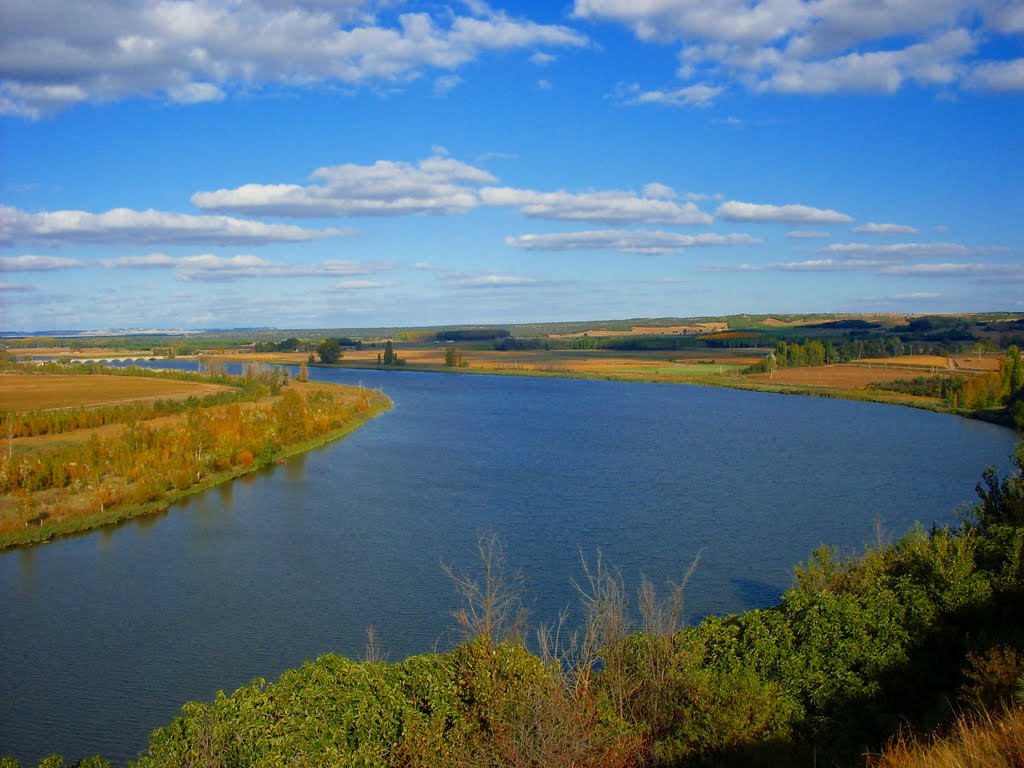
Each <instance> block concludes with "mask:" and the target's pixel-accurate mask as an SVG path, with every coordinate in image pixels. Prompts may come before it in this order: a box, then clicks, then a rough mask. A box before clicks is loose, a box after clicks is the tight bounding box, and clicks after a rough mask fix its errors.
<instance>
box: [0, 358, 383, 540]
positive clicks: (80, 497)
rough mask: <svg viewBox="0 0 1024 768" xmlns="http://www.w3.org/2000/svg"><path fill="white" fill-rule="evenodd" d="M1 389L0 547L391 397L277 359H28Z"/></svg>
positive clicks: (279, 457) (221, 472) (260, 451)
mask: <svg viewBox="0 0 1024 768" xmlns="http://www.w3.org/2000/svg"><path fill="white" fill-rule="evenodd" d="M27 368H32V366H27ZM73 368H74V366H67V367H66V369H65V370H67V369H73ZM192 375H193V376H194V374H192ZM224 395H226V396H227V397H226V398H225V397H224ZM211 396H212V397H211ZM0 397H2V402H3V404H4V406H5V407H6V408H7V409H8V414H10V415H9V416H8V422H7V423H8V426H9V427H10V429H11V430H12V431H11V432H10V433H8V435H7V436H6V440H5V443H6V445H5V446H4V447H5V451H4V453H3V455H2V456H0V465H2V466H0V548H4V547H7V546H12V545H17V544H27V543H33V542H37V541H44V540H46V539H49V538H51V537H52V536H54V535H59V534H62V533H73V532H76V531H80V530H85V529H88V528H93V527H96V526H99V525H106V524H111V523H116V522H120V521H121V520H124V519H126V518H129V517H135V516H137V515H141V514H149V513H152V512H157V511H160V510H162V509H166V507H167V506H168V505H169V504H170V503H171V502H173V501H174V500H175V499H178V498H180V497H182V496H184V495H187V494H189V493H193V492H194V491H195V490H198V489H201V488H205V487H209V486H211V485H215V484H217V483H220V482H224V481H227V480H230V479H232V478H234V477H237V476H239V475H241V474H245V473H247V472H250V471H252V470H253V469H255V468H257V467H259V466H262V465H265V464H268V463H272V462H281V461H284V460H285V459H286V457H288V456H290V455H292V454H295V453H299V452H302V451H305V450H309V449H310V448H313V447H316V446H317V445H322V444H323V443H325V442H328V441H331V440H334V439H337V438H339V437H341V436H343V435H344V434H347V433H348V432H349V431H351V430H352V429H355V428H356V427H358V426H359V425H360V424H362V423H363V422H364V421H366V420H367V419H369V418H372V417H373V416H374V415H376V414H377V413H380V412H381V411H383V410H385V409H386V408H387V407H388V406H389V401H388V400H387V398H385V397H384V396H383V395H381V394H379V393H375V392H370V391H367V390H365V389H363V388H362V387H358V388H356V387H344V386H340V385H335V384H329V383H323V382H303V381H295V380H288V377H287V375H286V374H283V373H281V372H278V371H273V370H271V369H269V368H265V369H264V370H262V371H258V372H257V373H256V374H255V375H249V376H246V377H237V378H234V379H232V378H225V377H223V376H220V377H218V378H217V379H216V380H215V381H194V380H183V379H181V378H178V377H176V376H174V375H170V376H168V377H167V378H163V377H150V376H133V375H130V374H121V375H111V374H106V373H88V372H83V373H82V374H76V373H66V372H60V373H51V372H48V371H47V372H44V371H31V372H29V371H26V370H24V369H22V370H21V371H15V372H10V373H4V374H2V375H0ZM186 398H189V402H188V403H187V404H186V403H181V405H177V406H176V405H173V402H172V401H175V400H178V401H180V400H183V399H186ZM191 398H194V399H191ZM156 400H162V401H163V403H164V404H163V405H160V406H159V408H158V409H154V408H153V407H151V405H150V403H152V402H154V401H156Z"/></svg>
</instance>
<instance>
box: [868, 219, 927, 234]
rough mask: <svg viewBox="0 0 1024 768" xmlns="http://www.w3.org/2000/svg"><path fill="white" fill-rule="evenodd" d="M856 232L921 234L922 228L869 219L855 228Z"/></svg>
mask: <svg viewBox="0 0 1024 768" xmlns="http://www.w3.org/2000/svg"><path fill="white" fill-rule="evenodd" d="M853 231H854V232H859V233H861V234H865V235H919V234H921V230H919V229H917V228H916V227H911V226H908V225H906V224H883V223H880V222H877V221H869V222H868V223H866V224H861V225H860V226H859V227H854V228H853Z"/></svg>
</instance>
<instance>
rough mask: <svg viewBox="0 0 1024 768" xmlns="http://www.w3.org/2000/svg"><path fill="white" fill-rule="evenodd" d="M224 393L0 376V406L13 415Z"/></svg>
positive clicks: (138, 381)
mask: <svg viewBox="0 0 1024 768" xmlns="http://www.w3.org/2000/svg"><path fill="white" fill-rule="evenodd" d="M228 389H230V388H229V387H224V386H221V385H219V384H206V383H202V382H191V381H174V380H169V379H151V378H142V377H135V376H102V375H94V376H74V375H67V376H65V375H35V374H22V373H13V374H4V375H0V403H2V404H3V407H4V408H8V409H11V410H15V411H27V410H43V409H47V408H74V407H83V406H99V405H116V404H118V403H127V402H133V401H139V400H161V399H162V400H167V399H184V398H186V397H189V396H190V395H194V396H196V397H202V396H204V395H209V394H212V393H214V392H224V391H227V390H228Z"/></svg>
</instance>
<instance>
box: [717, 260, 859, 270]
mask: <svg viewBox="0 0 1024 768" xmlns="http://www.w3.org/2000/svg"><path fill="white" fill-rule="evenodd" d="M876 267H878V262H874V261H837V260H835V259H807V260H805V261H790V262H783V263H777V264H710V265H707V266H705V267H704V270H705V271H706V272H854V271H860V270H865V269H873V268H876Z"/></svg>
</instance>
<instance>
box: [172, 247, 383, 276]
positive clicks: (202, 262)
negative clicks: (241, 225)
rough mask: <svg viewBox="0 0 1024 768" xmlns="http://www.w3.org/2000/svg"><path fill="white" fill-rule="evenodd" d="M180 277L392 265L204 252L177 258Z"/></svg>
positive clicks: (345, 271) (334, 272)
mask: <svg viewBox="0 0 1024 768" xmlns="http://www.w3.org/2000/svg"><path fill="white" fill-rule="evenodd" d="M176 267H177V269H178V279H179V280H181V281H184V282H194V281H215V280H239V279H243V278H268V277H272V278H284V277H331V276H345V275H367V274H372V273H374V272H380V271H384V270H386V269H390V265H386V264H378V265H372V264H371V265H367V264H361V263H359V262H355V261H347V260H340V259H332V260H328V261H323V262H319V263H316V264H291V263H284V262H278V261H272V260H270V259H264V258H261V257H259V256H252V255H249V254H239V255H237V256H218V255H216V254H212V253H201V254H196V255H194V256H185V257H183V258H181V259H178V261H177V264H176Z"/></svg>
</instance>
